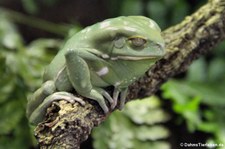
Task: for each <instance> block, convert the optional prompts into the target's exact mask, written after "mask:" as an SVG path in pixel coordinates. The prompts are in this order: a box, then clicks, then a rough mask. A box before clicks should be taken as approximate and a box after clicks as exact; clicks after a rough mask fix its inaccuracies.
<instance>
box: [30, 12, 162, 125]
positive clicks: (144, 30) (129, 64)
mask: <svg viewBox="0 0 225 149" xmlns="http://www.w3.org/2000/svg"><path fill="white" fill-rule="evenodd" d="M164 45H165V43H164V39H163V37H162V35H161V29H160V27H159V26H158V24H157V23H156V22H155V21H153V20H152V19H150V18H147V17H144V16H120V17H116V18H111V19H106V20H104V21H102V22H99V23H96V24H94V25H91V26H88V27H86V28H84V29H83V30H81V31H80V32H78V33H76V34H74V35H72V36H71V37H70V38H69V39H68V40H67V41H66V42H65V44H64V46H63V47H62V49H61V50H59V52H58V53H57V55H56V56H55V57H54V58H53V60H52V61H51V63H50V64H49V65H48V66H47V68H46V69H45V72H44V75H43V83H42V86H41V87H40V88H39V89H37V90H36V91H35V92H34V93H33V94H32V96H31V97H30V98H29V99H28V103H27V111H26V114H27V117H28V119H29V122H30V123H31V124H34V125H37V124H38V123H40V122H42V121H43V119H44V117H45V114H46V110H47V108H48V107H49V106H50V105H51V103H52V102H53V101H56V100H66V101H68V102H71V103H74V102H78V103H80V104H81V105H85V102H84V100H83V99H82V98H81V97H85V98H87V99H91V100H93V101H96V102H97V103H98V105H99V106H100V109H101V110H102V111H103V112H104V114H107V113H109V112H110V111H112V110H114V109H115V108H116V107H118V109H122V108H123V107H124V104H125V101H126V96H127V94H128V87H129V86H130V85H131V84H132V83H133V82H135V81H136V80H137V79H139V78H140V77H141V76H143V75H144V74H145V73H146V72H147V71H148V70H149V69H150V68H151V67H152V66H153V65H154V64H155V63H156V62H157V61H158V60H160V59H161V58H162V57H163V56H164V55H165V48H164ZM110 86H111V87H113V92H112V93H111V94H110V93H108V92H107V91H106V88H107V87H110ZM74 90H75V92H76V93H77V94H78V95H80V96H81V97H76V96H75V95H74V93H73V92H74ZM117 105H118V106H117Z"/></svg>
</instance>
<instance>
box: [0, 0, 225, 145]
mask: <svg viewBox="0 0 225 149" xmlns="http://www.w3.org/2000/svg"><path fill="white" fill-rule="evenodd" d="M204 3H206V0H198V1H195V0H108V1H104V0H77V1H72V0H64V1H62V0H21V1H18V0H17V1H16V0H1V1H0V76H1V80H0V95H1V96H0V112H1V113H2V114H1V115H0V149H3V148H4V149H15V148H18V149H19V148H21V149H28V148H37V146H36V142H35V139H34V137H33V127H32V126H29V125H28V121H27V119H26V117H25V108H26V99H27V96H29V95H30V94H31V93H32V92H33V91H34V90H35V89H37V88H38V87H40V85H41V75H42V73H43V70H44V67H45V66H46V65H47V64H48V63H49V62H50V61H51V59H52V58H53V56H54V55H55V54H56V53H57V50H58V49H60V47H61V46H62V45H63V43H64V41H65V40H66V39H67V38H68V37H69V36H71V35H72V34H74V33H76V32H77V31H79V30H80V29H81V28H83V27H85V26H87V25H91V24H94V23H96V22H98V21H101V20H104V19H106V18H110V17H116V16H120V15H145V16H148V17H150V18H152V19H154V20H155V21H156V22H157V23H158V24H159V25H160V27H161V28H162V30H164V29H166V28H168V27H169V26H172V25H174V24H176V23H179V22H180V21H181V20H183V19H184V18H185V17H186V16H187V15H189V14H191V13H192V12H194V11H195V10H196V9H198V8H199V7H200V6H201V5H203V4H204ZM224 45H225V42H223V43H221V44H220V45H219V46H218V47H217V48H215V49H214V50H212V51H211V52H210V53H208V54H207V55H205V56H202V57H201V58H200V59H199V60H197V61H195V62H194V63H193V64H192V65H191V66H190V69H189V70H188V71H187V72H185V73H183V74H180V75H179V76H176V77H175V78H173V79H171V80H169V81H168V82H167V83H165V84H164V85H163V86H162V88H161V91H159V92H157V94H156V96H154V97H151V98H150V99H144V100H137V101H134V102H130V103H128V104H127V105H126V107H125V109H124V110H123V111H122V112H118V111H116V112H115V113H114V114H113V115H111V116H110V118H109V119H108V120H107V121H106V122H105V123H103V124H102V125H101V126H100V127H98V128H96V129H95V130H94V131H93V134H92V137H91V138H89V139H88V140H87V141H86V142H84V143H83V145H82V148H90V149H91V148H95V149H103V148H111V149H126V148H134V149H136V148H140V149H145V148H160V149H167V148H174V149H176V148H180V146H179V144H180V143H182V142H183V143H185V142H186V143H199V142H201V143H206V142H207V143H218V144H223V145H225V128H224V126H225V112H224V108H225V100H224V98H225V69H224V68H225V49H224ZM103 136H104V137H103ZM224 147H225V146H224Z"/></svg>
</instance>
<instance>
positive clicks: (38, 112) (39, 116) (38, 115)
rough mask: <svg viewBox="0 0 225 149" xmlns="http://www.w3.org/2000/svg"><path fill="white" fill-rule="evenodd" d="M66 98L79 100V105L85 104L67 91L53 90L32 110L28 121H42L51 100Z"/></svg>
mask: <svg viewBox="0 0 225 149" xmlns="http://www.w3.org/2000/svg"><path fill="white" fill-rule="evenodd" d="M57 100H66V101H68V102H70V103H75V101H76V102H79V103H80V104H81V105H85V102H84V101H83V100H82V99H81V98H78V97H75V96H74V95H73V94H71V93H68V92H55V93H53V94H51V95H49V96H48V97H47V98H45V99H44V101H43V102H42V103H41V104H40V105H39V106H38V107H37V108H36V109H35V110H34V111H33V112H32V114H31V115H30V117H29V121H30V122H31V123H33V124H38V123H40V122H41V121H43V119H44V117H45V114H46V110H47V108H48V107H49V106H50V105H51V103H52V102H53V101H57Z"/></svg>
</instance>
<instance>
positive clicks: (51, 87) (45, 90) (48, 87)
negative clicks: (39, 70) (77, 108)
mask: <svg viewBox="0 0 225 149" xmlns="http://www.w3.org/2000/svg"><path fill="white" fill-rule="evenodd" d="M55 90H56V87H55V84H54V82H53V81H46V82H44V83H43V85H42V86H41V87H40V88H39V89H38V90H37V91H35V93H34V94H33V95H32V96H30V97H28V103H27V111H26V115H27V117H28V118H30V116H31V114H32V113H33V111H34V110H35V109H36V108H37V107H38V106H39V105H40V104H41V103H42V102H43V100H44V99H45V98H46V97H47V96H49V95H51V94H52V93H54V92H55Z"/></svg>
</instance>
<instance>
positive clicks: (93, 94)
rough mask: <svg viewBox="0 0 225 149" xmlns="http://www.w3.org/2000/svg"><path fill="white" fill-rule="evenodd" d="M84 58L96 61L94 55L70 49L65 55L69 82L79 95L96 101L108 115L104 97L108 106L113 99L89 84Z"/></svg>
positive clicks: (87, 69) (89, 77)
mask: <svg viewBox="0 0 225 149" xmlns="http://www.w3.org/2000/svg"><path fill="white" fill-rule="evenodd" d="M84 57H85V59H89V60H96V59H98V58H97V57H96V56H95V55H93V54H91V53H89V52H87V51H86V50H82V51H76V50H73V49H71V50H68V51H67V52H66V53H65V58H66V67H67V72H68V76H69V79H70V82H71V84H72V86H73V87H74V88H75V90H76V91H77V92H78V93H79V94H80V95H82V96H84V97H87V98H90V99H93V100H96V101H97V102H98V104H99V105H100V106H101V108H102V110H103V111H104V113H108V111H109V108H108V107H107V105H106V102H105V99H104V97H105V98H106V99H107V100H108V102H109V103H110V104H113V99H112V98H111V96H110V95H109V94H108V93H107V92H106V91H105V90H103V89H101V88H97V87H94V86H93V85H92V84H91V76H90V71H89V67H88V64H87V63H86V61H85V60H84Z"/></svg>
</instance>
